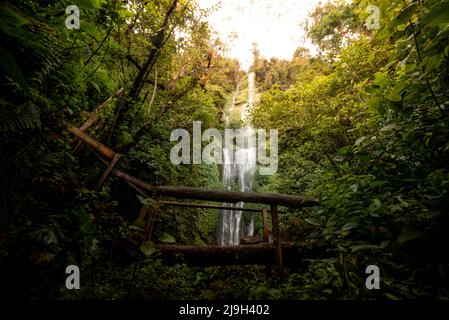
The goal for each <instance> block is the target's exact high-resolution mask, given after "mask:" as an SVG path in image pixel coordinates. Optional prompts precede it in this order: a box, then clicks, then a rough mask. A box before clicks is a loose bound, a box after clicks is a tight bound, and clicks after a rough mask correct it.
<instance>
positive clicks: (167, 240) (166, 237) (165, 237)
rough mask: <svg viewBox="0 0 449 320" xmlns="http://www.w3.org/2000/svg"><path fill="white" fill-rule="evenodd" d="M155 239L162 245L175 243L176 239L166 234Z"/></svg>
mask: <svg viewBox="0 0 449 320" xmlns="http://www.w3.org/2000/svg"><path fill="white" fill-rule="evenodd" d="M157 239H158V240H159V241H160V242H163V243H176V239H175V238H174V237H173V236H172V235H170V234H168V233H166V232H164V233H163V234H161V235H160V236H159V237H158V238H157Z"/></svg>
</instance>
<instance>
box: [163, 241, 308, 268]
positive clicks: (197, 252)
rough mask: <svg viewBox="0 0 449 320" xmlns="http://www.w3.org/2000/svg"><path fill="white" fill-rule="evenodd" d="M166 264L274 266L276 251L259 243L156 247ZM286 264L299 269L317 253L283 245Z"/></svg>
mask: <svg viewBox="0 0 449 320" xmlns="http://www.w3.org/2000/svg"><path fill="white" fill-rule="evenodd" d="M155 248H156V249H157V250H158V251H159V252H160V254H161V255H162V258H163V259H164V261H165V263H167V264H174V263H186V264H188V265H194V266H229V265H249V264H254V265H266V266H270V265H275V263H276V261H275V260H276V259H275V254H274V252H275V248H274V246H273V244H270V243H258V244H251V245H239V246H217V245H213V246H191V245H166V244H157V245H155ZM283 248H284V254H285V263H286V265H288V266H299V265H301V264H302V263H303V259H304V258H311V257H313V256H314V255H315V256H316V252H315V253H314V252H312V251H310V250H307V251H305V250H303V249H302V248H301V247H300V246H299V245H296V244H293V243H284V244H283Z"/></svg>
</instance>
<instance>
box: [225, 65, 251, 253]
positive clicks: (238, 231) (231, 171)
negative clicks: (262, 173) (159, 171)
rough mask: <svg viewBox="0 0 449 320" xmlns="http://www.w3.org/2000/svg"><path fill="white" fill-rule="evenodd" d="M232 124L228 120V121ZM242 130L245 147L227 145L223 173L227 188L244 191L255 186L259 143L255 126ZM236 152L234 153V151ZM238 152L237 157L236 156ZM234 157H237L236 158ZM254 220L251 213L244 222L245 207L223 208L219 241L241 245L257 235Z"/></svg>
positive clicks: (244, 114)
mask: <svg viewBox="0 0 449 320" xmlns="http://www.w3.org/2000/svg"><path fill="white" fill-rule="evenodd" d="M239 90H240V84H239V85H238V86H237V89H236V91H235V92H234V95H233V98H232V105H231V108H230V112H232V111H233V110H234V108H235V102H236V98H237V97H238V94H239ZM254 93H255V86H254V73H252V72H251V73H250V74H249V75H248V103H247V104H245V105H244V106H242V113H241V120H242V122H243V123H246V121H247V118H248V113H249V110H250V109H251V108H252V106H253V104H254ZM227 125H228V123H227ZM241 130H242V133H243V136H244V138H245V141H246V143H245V144H244V146H243V147H242V148H236V150H235V152H234V150H230V149H226V148H225V149H223V174H222V182H223V188H224V189H225V190H231V189H232V188H233V187H234V186H235V185H236V186H238V187H239V189H240V191H242V192H248V191H251V190H252V182H253V180H254V177H255V173H256V156H257V153H256V147H255V143H254V141H253V140H252V138H254V137H255V136H254V130H253V129H252V128H250V127H245V128H242V129H241ZM232 152H234V154H232ZM232 155H234V157H233V156H232ZM232 159H234V161H232ZM223 205H224V206H229V207H235V208H243V205H244V203H243V202H238V203H232V204H231V203H225V204H223ZM253 234H254V220H253V216H252V214H251V217H250V222H249V224H248V225H245V224H244V221H243V219H242V211H239V210H221V212H220V224H219V229H218V243H219V244H220V245H222V246H226V245H238V244H240V240H241V239H242V237H244V236H253Z"/></svg>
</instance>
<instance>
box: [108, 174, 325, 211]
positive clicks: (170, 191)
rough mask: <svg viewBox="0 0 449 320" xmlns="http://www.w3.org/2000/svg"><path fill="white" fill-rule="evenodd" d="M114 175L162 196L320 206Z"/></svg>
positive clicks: (307, 200)
mask: <svg viewBox="0 0 449 320" xmlns="http://www.w3.org/2000/svg"><path fill="white" fill-rule="evenodd" d="M112 174H114V175H115V176H117V177H119V178H122V179H124V180H127V181H129V182H131V183H133V184H135V185H136V186H138V187H141V188H143V189H146V190H148V191H151V192H154V193H156V194H158V195H161V196H170V197H176V198H184V199H196V200H208V201H218V202H229V203H235V202H240V201H243V202H246V203H263V204H269V205H278V204H279V205H282V206H286V207H311V206H316V205H318V201H317V200H316V199H314V198H306V197H302V196H291V195H284V194H269V193H252V192H233V191H223V190H208V189H201V188H190V187H167V186H154V185H151V184H149V183H147V182H144V181H142V180H139V179H137V178H135V177H133V176H131V175H129V174H127V173H125V172H123V171H120V170H117V169H114V170H112Z"/></svg>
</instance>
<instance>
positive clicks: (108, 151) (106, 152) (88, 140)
mask: <svg viewBox="0 0 449 320" xmlns="http://www.w3.org/2000/svg"><path fill="white" fill-rule="evenodd" d="M68 130H69V132H70V133H72V134H73V135H75V136H76V137H78V138H79V139H81V140H82V141H84V142H85V143H86V144H88V145H89V146H91V147H92V148H94V149H95V150H98V151H99V152H101V153H102V154H103V155H105V156H106V157H108V158H110V159H112V158H114V156H115V154H116V152H115V151H114V150H112V149H110V148H108V147H106V146H105V145H104V144H102V143H100V142H98V141H97V140H95V139H94V138H92V137H90V136H89V135H87V134H86V133H85V132H83V131H81V130H80V129H78V128H75V127H69V128H68Z"/></svg>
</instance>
